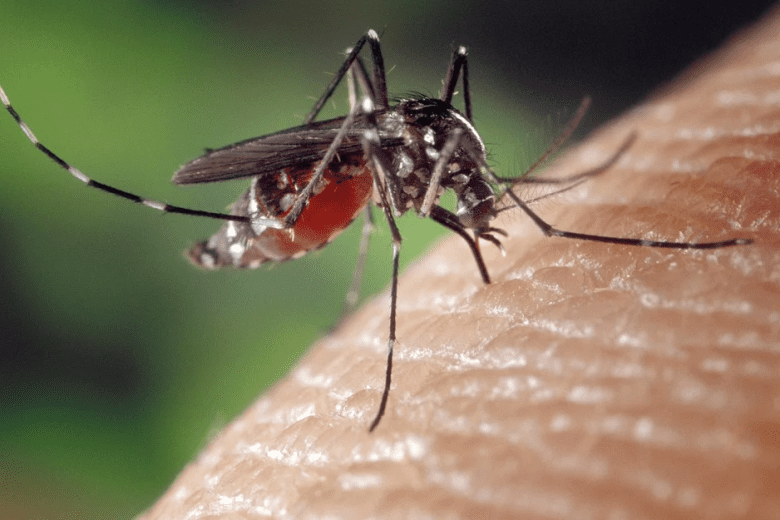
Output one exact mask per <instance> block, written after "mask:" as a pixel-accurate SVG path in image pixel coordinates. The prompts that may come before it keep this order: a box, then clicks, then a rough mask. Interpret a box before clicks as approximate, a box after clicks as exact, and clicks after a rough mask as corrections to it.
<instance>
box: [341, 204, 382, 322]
mask: <svg viewBox="0 0 780 520" xmlns="http://www.w3.org/2000/svg"><path fill="white" fill-rule="evenodd" d="M373 232H374V219H373V217H372V216H371V206H366V209H365V210H364V211H363V229H362V231H361V233H360V247H359V248H358V257H357V262H355V270H354V272H353V273H352V282H351V283H350V284H349V291H347V299H346V301H345V302H344V309H343V310H342V311H341V317H340V318H339V321H341V319H342V318H343V317H344V316H346V315H347V314H349V313H350V312H352V311H353V310H354V308H355V305H357V302H358V298H359V297H360V287H361V286H362V285H363V274H364V273H365V270H366V259H367V257H368V243H369V242H370V241H371V234H372V233H373Z"/></svg>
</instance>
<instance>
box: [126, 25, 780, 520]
mask: <svg viewBox="0 0 780 520" xmlns="http://www.w3.org/2000/svg"><path fill="white" fill-rule="evenodd" d="M777 34H780V11H777V10H775V12H774V13H773V15H771V16H770V17H769V18H767V19H766V20H764V22H762V23H761V24H760V25H757V26H755V27H753V28H750V29H749V30H747V31H745V32H744V33H742V34H740V35H738V36H737V37H735V38H734V39H733V40H732V41H730V42H728V43H727V44H726V45H725V46H724V49H723V50H721V51H720V52H719V53H718V54H717V55H715V56H713V57H711V58H709V59H708V60H706V61H703V62H701V63H699V64H697V66H696V67H695V68H694V69H692V70H691V72H690V73H689V74H688V75H686V76H685V77H684V78H683V79H681V80H680V81H678V82H677V83H675V84H674V85H672V86H670V87H669V88H668V89H666V90H665V91H664V92H660V93H658V94H657V95H656V96H655V97H654V98H652V99H650V100H649V101H647V102H646V103H645V104H642V105H640V106H638V107H636V108H635V109H634V110H632V111H631V112H630V113H628V114H625V115H624V116H623V117H621V118H620V119H618V120H616V121H614V122H613V123H612V124H610V125H608V126H607V127H605V128H604V129H602V131H600V132H598V133H597V134H596V135H595V136H594V137H592V138H591V139H589V140H588V141H586V142H585V143H583V144H582V145H580V146H578V147H576V148H575V149H573V150H572V151H571V152H570V153H569V154H568V155H567V156H566V157H565V158H564V159H563V160H561V161H558V162H556V163H555V164H554V165H553V166H552V167H550V168H549V169H548V171H547V172H546V175H549V176H550V177H562V176H566V175H570V174H574V173H577V172H580V171H584V170H586V169H588V168H591V167H594V166H596V165H598V164H599V163H600V162H602V161H604V160H605V159H606V158H608V157H609V156H610V155H611V154H612V153H613V152H614V151H615V150H616V149H618V148H619V147H620V145H621V143H622V142H623V141H624V140H625V138H626V136H628V135H629V134H630V133H631V132H634V131H636V132H637V134H638V137H637V140H636V143H635V144H634V145H633V146H632V147H631V148H630V150H629V151H628V152H627V153H626V154H625V155H624V156H623V157H622V158H621V159H620V161H619V162H618V164H617V165H616V166H615V167H613V168H612V169H611V170H610V171H608V172H606V173H605V174H603V175H601V176H600V177H598V178H596V179H593V180H591V181H588V182H586V183H585V184H583V185H581V186H579V187H577V188H576V189H575V190H572V191H569V192H566V193H565V194H561V195H559V196H557V197H554V198H552V199H546V200H544V201H542V202H539V203H538V204H536V205H534V209H536V210H537V211H538V212H539V213H540V214H541V215H542V216H543V218H545V219H546V220H547V221H548V222H550V223H552V224H553V225H555V226H556V227H558V228H560V229H566V230H572V231H578V232H583V233H597V234H606V235H612V236H621V237H630V236H631V237H643V238H648V239H655V240H680V241H715V240H724V239H727V238H734V237H744V238H752V239H754V240H755V243H754V244H752V245H748V246H739V247H732V248H727V249H722V250H713V251H673V250H659V249H650V248H637V247H627V246H619V245H612V244H599V243H587V242H582V241H576V240H565V239H560V238H546V237H544V236H543V235H542V234H541V233H540V231H539V230H538V228H536V227H535V226H534V225H533V224H532V223H531V222H529V221H528V219H527V218H526V217H525V215H523V214H522V213H521V212H520V211H517V210H513V211H507V212H504V213H502V215H501V216H500V217H499V218H498V219H497V221H496V225H497V226H498V227H502V228H504V229H506V230H507V232H508V234H509V237H508V238H507V239H506V240H505V241H504V245H505V248H506V256H505V257H502V256H501V254H500V253H499V252H498V251H497V250H496V249H495V248H493V247H492V246H490V245H489V244H487V245H485V246H483V250H484V253H485V260H486V263H487V266H488V269H489V271H490V273H491V276H492V278H493V283H492V284H491V285H484V284H483V283H482V282H481V280H480V278H479V274H478V272H477V270H476V267H475V265H474V261H473V259H472V257H471V254H470V252H469V250H468V248H467V247H466V244H464V243H463V241H462V240H461V239H459V238H458V237H452V238H450V239H448V240H447V241H445V242H444V243H443V244H441V245H440V246H439V247H438V248H436V249H435V250H434V251H433V252H431V253H430V254H429V255H427V256H426V257H425V258H424V259H420V261H419V263H417V264H416V265H415V266H414V267H412V268H411V269H409V270H408V271H407V272H406V273H405V274H404V275H403V276H402V278H401V280H400V285H399V305H398V343H397V344H396V351H395V366H394V374H393V376H394V379H393V387H392V391H391V393H390V400H389V404H388V409H387V413H386V415H385V417H384V419H383V421H382V423H381V424H380V425H379V427H378V428H377V429H376V431H375V432H374V433H372V434H369V433H368V431H367V430H368V426H369V423H370V421H371V419H372V418H373V416H374V414H375V413H376V408H377V405H378V402H379V397H380V392H381V389H382V383H383V378H384V371H385V364H384V363H385V352H384V348H385V345H386V341H387V330H388V308H389V301H388V300H389V296H388V295H387V294H383V295H381V296H379V297H377V298H376V299H375V300H373V301H371V302H370V303H368V304H367V305H365V306H364V307H363V308H362V309H360V310H359V311H358V312H356V313H355V314H354V315H353V316H351V317H350V318H349V319H347V320H346V321H344V322H343V323H342V324H341V326H340V327H339V328H338V329H337V330H336V331H335V332H334V333H332V334H331V335H329V336H327V337H325V338H323V339H322V340H321V341H319V342H318V343H317V344H316V345H314V346H313V347H312V348H311V350H310V352H309V353H308V354H307V355H306V356H305V357H304V359H303V360H302V361H301V362H300V364H299V366H298V367H297V368H295V369H294V370H293V371H292V372H291V373H290V374H289V375H288V376H287V377H286V379H284V380H283V381H281V382H280V383H279V384H278V385H277V386H276V387H275V388H274V389H273V390H272V391H271V392H269V393H268V394H267V395H264V396H262V397H261V398H260V399H259V400H258V401H257V402H256V403H255V404H253V405H252V406H251V407H249V409H247V411H246V412H245V413H244V414H243V415H242V416H241V417H239V418H237V419H236V420H235V421H234V422H233V423H232V424H230V425H229V426H228V427H227V428H225V430H224V431H223V432H222V433H221V434H220V435H219V436H218V437H217V438H216V439H215V440H214V441H213V442H212V443H211V444H210V445H209V446H208V447H207V448H206V449H205V450H204V451H203V453H202V454H201V455H200V456H199V457H198V459H197V460H195V461H193V462H192V463H191V464H190V465H189V466H187V467H186V468H184V470H183V471H182V473H181V474H180V475H179V477H178V478H177V479H176V481H175V482H173V484H172V485H171V487H170V489H169V490H168V492H167V493H166V494H165V495H164V496H163V497H161V498H160V500H159V502H158V503H157V504H155V505H153V506H152V507H151V508H150V509H149V510H148V511H147V512H146V513H145V514H144V515H143V516H142V517H141V518H144V519H147V520H151V519H161V518H188V519H206V518H225V519H239V518H241V519H249V518H265V517H269V516H270V517H277V518H356V519H357V518H530V519H533V518H580V519H583V518H584V519H589V518H594V519H595V518H616V519H617V518H620V519H641V518H666V519H670V518H671V519H674V518H680V519H683V518H718V519H720V518H752V519H764V518H766V519H769V518H778V517H780V196H779V192H780V40H778V38H777V36H776V35H777ZM528 196H529V197H532V196H533V194H532V193H530V194H528ZM407 218H412V217H407ZM402 254H403V253H402ZM388 258H389V253H388ZM388 272H389V266H388Z"/></svg>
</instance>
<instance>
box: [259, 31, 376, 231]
mask: <svg viewBox="0 0 780 520" xmlns="http://www.w3.org/2000/svg"><path fill="white" fill-rule="evenodd" d="M366 41H368V44H369V47H370V48H371V57H372V60H373V62H374V78H373V83H372V88H370V89H369V88H366V89H365V90H366V92H365V95H366V96H367V99H369V100H370V105H371V106H372V107H373V108H372V109H371V110H372V111H373V110H381V109H384V108H387V85H386V82H385V66H384V61H383V59H382V50H381V48H380V45H379V36H378V35H377V34H376V32H375V31H374V30H373V29H371V30H369V31H368V32H367V33H366V34H365V35H363V36H362V37H361V38H360V39H359V40H358V42H357V43H356V44H355V46H354V47H353V48H352V50H351V51H350V53H349V55H348V56H347V59H346V60H345V61H344V63H343V64H342V66H341V68H340V69H339V70H338V72H337V73H336V76H335V77H334V78H333V81H332V82H331V84H330V85H329V86H328V88H327V89H326V90H325V93H324V94H323V95H322V97H320V99H319V101H317V103H316V104H315V105H314V109H313V110H312V111H311V113H310V114H309V116H308V117H307V118H306V124H308V123H311V122H312V121H313V120H314V118H315V117H316V116H317V114H318V113H319V111H320V110H321V109H322V107H323V105H324V104H325V102H326V101H327V100H328V99H329V98H330V96H331V95H332V94H333V91H334V90H335V89H336V87H337V86H338V84H339V82H340V81H341V79H342V78H343V77H344V76H345V75H347V72H349V71H350V70H353V71H354V74H355V75H357V77H358V81H359V82H360V83H368V81H367V79H366V74H365V68H364V67H363V64H362V62H361V61H360V60H359V59H358V54H359V53H360V49H362V47H363V45H365V43H366ZM355 63H357V64H358V65H357V66H356V67H354V69H353V64H355ZM372 96H376V97H375V98H373V97H372ZM357 113H358V104H355V105H354V106H352V109H351V110H350V111H349V114H347V117H346V118H344V122H343V123H342V125H341V128H340V129H339V131H338V133H337V134H336V137H335V138H334V139H333V142H332V143H331V144H330V146H329V147H328V150H327V151H326V152H325V156H324V157H323V158H322V160H321V161H320V163H319V164H318V165H317V169H316V170H315V171H314V175H313V176H312V178H311V181H309V184H307V185H306V187H305V188H304V189H303V190H302V191H301V193H300V194H299V195H298V197H297V199H296V200H295V204H294V205H293V207H292V209H290V212H289V213H288V214H287V216H286V217H285V219H284V224H283V227H284V228H286V229H289V228H291V227H293V226H295V223H296V222H297V221H298V218H299V217H300V216H301V213H302V212H303V208H305V207H306V204H307V203H308V202H309V199H310V198H311V194H312V192H313V191H314V188H315V187H316V186H317V185H318V184H319V182H320V180H321V179H322V176H323V174H324V173H325V169H326V168H327V167H328V165H329V164H330V162H331V161H332V160H333V158H334V157H335V156H336V154H337V153H338V149H339V146H340V145H341V143H342V141H343V140H344V138H345V137H346V135H347V133H348V132H349V131H350V129H351V128H352V124H353V123H354V121H355V118H356V116H357ZM263 224H265V225H268V226H269V227H272V226H278V223H277V222H268V223H263Z"/></svg>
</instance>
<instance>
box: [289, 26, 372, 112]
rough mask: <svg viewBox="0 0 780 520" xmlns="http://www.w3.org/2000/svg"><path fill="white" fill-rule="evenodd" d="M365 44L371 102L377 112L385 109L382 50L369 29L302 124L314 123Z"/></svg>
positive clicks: (353, 48)
mask: <svg viewBox="0 0 780 520" xmlns="http://www.w3.org/2000/svg"><path fill="white" fill-rule="evenodd" d="M366 42H368V45H369V47H370V48H371V57H372V60H373V62H374V78H373V82H372V84H373V89H372V90H373V94H374V96H375V98H374V99H372V101H373V102H374V104H375V105H376V107H377V109H379V110H381V109H384V108H387V83H386V81H385V65H384V60H383V58H382V49H381V48H380V45H379V35H377V33H376V31H374V30H373V29H371V30H369V31H368V32H367V33H366V34H364V35H363V36H362V37H361V38H360V39H359V40H358V41H357V43H356V44H355V46H354V47H352V50H351V51H350V52H349V54H348V55H347V59H346V60H344V63H343V64H342V65H341V68H339V70H338V71H337V72H336V75H335V76H334V77H333V81H331V82H330V85H328V88H327V89H325V92H324V93H323V94H322V96H320V99H318V100H317V102H316V103H315V104H314V108H312V110H311V112H309V115H308V116H307V117H306V119H305V120H304V124H309V123H311V122H312V121H314V118H316V117H317V114H319V113H320V111H321V110H322V107H323V106H325V103H326V102H327V101H328V99H330V96H332V95H333V92H334V91H335V90H336V87H337V86H338V84H339V83H340V82H341V80H342V78H344V75H345V74H346V73H347V70H349V68H350V67H351V66H352V63H353V62H354V61H355V59H356V58H357V56H358V54H360V51H361V49H362V48H363V45H365V44H366Z"/></svg>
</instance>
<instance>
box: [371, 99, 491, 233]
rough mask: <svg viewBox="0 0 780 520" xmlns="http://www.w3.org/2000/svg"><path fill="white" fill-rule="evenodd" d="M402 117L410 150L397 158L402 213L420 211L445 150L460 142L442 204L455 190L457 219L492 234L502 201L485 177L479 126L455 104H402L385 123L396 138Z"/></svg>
mask: <svg viewBox="0 0 780 520" xmlns="http://www.w3.org/2000/svg"><path fill="white" fill-rule="evenodd" d="M399 118H400V120H401V123H402V128H403V130H402V137H403V139H404V146H402V147H398V148H397V149H396V150H395V152H394V154H393V167H394V169H395V172H396V174H397V178H398V184H399V185H398V186H396V187H395V189H393V190H392V191H393V192H394V194H393V195H394V196H393V201H394V204H395V205H396V206H397V207H396V210H398V212H399V213H403V212H404V211H406V210H409V209H412V208H414V209H415V210H419V209H420V206H421V205H422V202H423V198H424V196H425V192H426V190H427V188H428V185H429V184H430V180H431V173H432V172H433V169H434V167H435V166H436V163H437V161H438V160H439V159H440V157H441V153H442V150H443V149H444V147H445V145H446V144H447V142H448V141H449V140H451V139H457V142H456V144H455V149H454V151H453V152H452V154H451V156H450V157H449V159H448V162H447V167H446V168H445V171H444V173H443V175H442V179H441V182H440V186H439V190H438V193H437V199H438V196H440V195H441V194H442V193H443V192H444V191H445V190H447V189H451V190H453V191H454V192H455V195H456V197H457V200H458V210H457V216H458V218H460V220H461V222H462V223H463V225H464V226H465V227H467V228H471V229H475V230H481V229H487V227H488V222H489V221H490V220H492V219H493V217H495V214H496V212H495V209H494V205H495V199H496V197H495V193H494V191H493V187H492V186H491V185H490V183H488V182H487V181H486V180H485V179H484V178H483V176H482V174H481V167H482V165H484V164H485V162H486V158H487V153H486V149H485V144H484V142H483V141H482V138H481V137H480V136H479V134H478V133H477V131H476V129H475V128H474V126H473V125H472V124H471V123H470V122H469V120H468V119H467V118H466V117H465V116H464V115H463V114H461V113H460V112H459V111H458V110H457V109H456V108H455V107H453V106H452V105H451V104H449V103H447V102H445V101H442V100H440V99H436V98H416V99H402V100H401V101H400V103H399V104H398V105H396V106H395V107H393V109H392V111H391V112H390V113H389V114H388V116H387V118H385V120H384V123H385V124H383V126H385V125H386V131H387V133H394V132H392V131H391V129H392V130H394V129H395V126H396V124H397V123H398V119H399ZM456 133H458V135H457V136H456Z"/></svg>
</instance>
